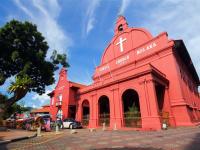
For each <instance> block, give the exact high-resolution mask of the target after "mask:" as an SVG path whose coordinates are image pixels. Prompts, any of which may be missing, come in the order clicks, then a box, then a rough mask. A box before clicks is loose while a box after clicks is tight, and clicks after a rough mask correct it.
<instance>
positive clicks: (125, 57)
mask: <svg viewBox="0 0 200 150" xmlns="http://www.w3.org/2000/svg"><path fill="white" fill-rule="evenodd" d="M128 59H129V55H126V56H124V57H122V58H119V59H117V60H116V65H118V64H124V63H125V62H126V61H127V60H128Z"/></svg>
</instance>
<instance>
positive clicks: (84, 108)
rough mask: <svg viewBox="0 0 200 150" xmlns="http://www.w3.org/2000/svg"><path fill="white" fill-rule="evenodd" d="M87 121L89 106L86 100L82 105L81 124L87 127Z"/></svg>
mask: <svg viewBox="0 0 200 150" xmlns="http://www.w3.org/2000/svg"><path fill="white" fill-rule="evenodd" d="M89 119H90V104H89V101H88V100H84V101H83V103H82V124H83V125H84V126H88V125H89Z"/></svg>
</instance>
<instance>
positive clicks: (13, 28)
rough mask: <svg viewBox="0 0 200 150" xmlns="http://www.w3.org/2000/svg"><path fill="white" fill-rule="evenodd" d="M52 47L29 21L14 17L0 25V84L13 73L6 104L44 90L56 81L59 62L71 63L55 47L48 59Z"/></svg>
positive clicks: (9, 104) (5, 105)
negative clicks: (55, 76)
mask: <svg viewBox="0 0 200 150" xmlns="http://www.w3.org/2000/svg"><path fill="white" fill-rule="evenodd" d="M48 49H49V46H48V44H47V42H46V41H45V38H44V37H43V36H42V34H41V33H40V32H38V30H37V26H36V25H34V24H32V23H30V22H20V21H17V20H12V21H10V22H8V23H6V25H5V26H3V27H1V28H0V86H1V85H3V84H4V83H5V81H6V79H8V78H10V77H14V78H15V81H14V82H12V83H11V85H10V87H9V88H8V91H9V92H10V94H11V95H12V96H11V97H10V98H8V100H6V102H5V104H4V108H8V107H9V106H11V105H13V104H14V103H15V102H17V101H19V100H20V99H22V98H23V97H24V96H25V95H26V94H27V93H28V92H31V91H33V92H37V93H38V94H40V95H41V94H43V93H44V92H45V86H48V85H51V84H53V83H54V82H55V79H54V71H55V70H56V69H58V64H59V63H60V64H62V65H63V66H64V67H68V66H69V65H68V63H67V62H66V55H61V54H57V52H56V51H54V53H53V55H52V57H51V59H50V60H47V59H46V54H47V51H48Z"/></svg>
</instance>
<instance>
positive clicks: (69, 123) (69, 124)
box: [63, 118, 82, 129]
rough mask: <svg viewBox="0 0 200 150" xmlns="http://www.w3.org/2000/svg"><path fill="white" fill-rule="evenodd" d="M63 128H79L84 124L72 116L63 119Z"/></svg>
mask: <svg viewBox="0 0 200 150" xmlns="http://www.w3.org/2000/svg"><path fill="white" fill-rule="evenodd" d="M63 128H70V129H79V128H82V125H81V123H80V122H79V121H76V120H74V119H72V118H67V119H64V120H63Z"/></svg>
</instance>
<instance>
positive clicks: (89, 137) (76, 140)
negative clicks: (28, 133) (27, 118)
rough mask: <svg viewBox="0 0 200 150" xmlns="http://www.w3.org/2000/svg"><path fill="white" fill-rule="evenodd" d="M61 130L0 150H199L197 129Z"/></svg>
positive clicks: (0, 147) (5, 146)
mask: <svg viewBox="0 0 200 150" xmlns="http://www.w3.org/2000/svg"><path fill="white" fill-rule="evenodd" d="M77 131H78V133H77V134H70V130H63V131H62V134H58V135H55V134H46V136H42V137H36V138H32V139H27V140H22V141H18V142H14V143H9V144H7V145H2V146H0V149H1V150H200V128H199V127H189V128H178V129H169V130H166V131H151V132H144V131H96V132H89V131H88V130H86V129H80V130H77Z"/></svg>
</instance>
